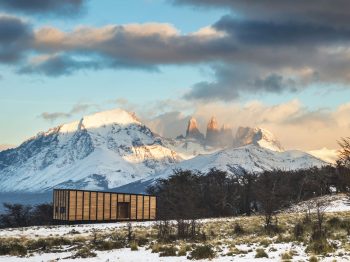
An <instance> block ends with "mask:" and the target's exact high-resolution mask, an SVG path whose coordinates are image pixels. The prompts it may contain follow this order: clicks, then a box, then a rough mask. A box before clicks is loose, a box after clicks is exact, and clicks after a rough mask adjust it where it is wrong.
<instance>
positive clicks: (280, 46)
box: [0, 0, 350, 150]
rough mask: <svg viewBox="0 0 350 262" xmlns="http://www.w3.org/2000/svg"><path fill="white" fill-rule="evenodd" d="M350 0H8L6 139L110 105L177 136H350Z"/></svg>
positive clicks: (2, 121)
mask: <svg viewBox="0 0 350 262" xmlns="http://www.w3.org/2000/svg"><path fill="white" fill-rule="evenodd" d="M349 7H350V4H349V3H348V0H308V1H305V0H266V1H264V3H263V4H262V2H261V0H215V1H214V0H128V1H115V0H60V1H56V0H31V1H27V0H0V145H1V144H12V145H19V144H20V143H21V142H23V141H24V140H26V139H28V138H29V137H31V136H34V135H35V134H36V133H38V132H40V131H45V130H48V129H49V128H51V127H54V126H57V125H60V124H62V123H65V122H69V121H73V120H77V119H80V118H81V117H82V116H83V115H86V114H90V113H93V112H96V111H102V110H108V109H112V108H116V107H119V108H123V109H126V110H129V111H133V112H136V114H137V115H138V116H139V118H141V119H142V120H143V121H144V122H145V123H146V124H147V125H149V126H150V127H151V128H152V129H153V130H154V131H156V132H157V133H160V134H161V135H164V136H169V137H175V136H177V135H179V134H180V133H184V132H185V127H186V121H187V120H188V118H189V117H190V116H194V117H196V118H197V120H198V122H199V124H200V129H201V130H202V131H203V132H205V128H206V123H207V121H208V120H209V119H210V118H211V116H216V117H217V118H218V120H219V123H220V124H224V123H225V124H227V125H230V126H231V127H232V128H233V129H235V128H237V127H238V126H261V127H263V128H266V129H269V130H270V131H271V132H273V133H274V134H275V135H276V136H277V137H278V138H279V139H280V141H281V142H282V144H283V145H284V146H285V148H288V149H302V150H317V149H321V148H323V147H327V148H329V149H333V148H337V140H339V139H340V138H341V137H345V136H350V88H349V87H350V86H349V81H350V63H349V62H350V49H349V40H350V8H349Z"/></svg>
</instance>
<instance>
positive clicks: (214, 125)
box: [207, 116, 219, 131]
mask: <svg viewBox="0 0 350 262" xmlns="http://www.w3.org/2000/svg"><path fill="white" fill-rule="evenodd" d="M218 126H219V125H218V121H217V120H216V117H214V116H213V117H212V118H210V120H209V122H208V125H207V130H213V131H214V130H215V131H218V130H219V127H218Z"/></svg>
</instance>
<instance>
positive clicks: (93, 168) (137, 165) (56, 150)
mask: <svg viewBox="0 0 350 262" xmlns="http://www.w3.org/2000/svg"><path fill="white" fill-rule="evenodd" d="M326 164H327V163H326V162H324V161H322V160H320V159H318V158H316V157H313V156H311V155H310V154H308V153H305V152H302V151H285V150H284V149H283V147H282V146H281V144H280V143H279V142H278V140H277V139H276V138H275V137H274V135H273V134H272V133H270V132H269V131H267V130H264V129H261V128H250V127H240V128H238V129H237V132H236V135H235V136H233V132H232V129H231V128H229V127H227V126H225V125H223V126H222V128H219V127H218V123H217V120H216V119H215V118H211V119H210V121H209V123H208V125H207V132H206V135H203V134H201V132H200V131H199V128H198V125H197V121H196V120H195V119H194V118H191V119H190V120H189V123H188V127H187V130H186V134H185V136H183V135H182V136H179V137H177V138H175V139H172V138H164V137H162V136H160V135H157V134H156V133H154V132H153V131H152V130H150V129H149V128H148V127H147V126H145V125H144V124H143V123H142V122H140V121H139V120H138V119H137V118H136V116H135V115H134V114H132V113H129V112H126V111H124V110H121V109H115V110H110V111H105V112H99V113H96V114H93V115H88V116H85V117H83V118H82V119H80V120H79V121H75V122H72V123H67V124H63V125H60V126H58V127H55V128H52V129H50V130H48V131H46V132H42V133H39V134H37V135H36V136H34V137H32V138H30V139H28V140H27V141H25V142H23V143H22V144H21V145H20V146H18V147H16V148H12V149H7V150H5V151H1V152H0V192H2V193H4V192H5V193H10V192H17V193H18V192H35V193H42V192H48V191H50V190H52V189H53V188H80V189H96V190H107V189H108V190H128V191H134V192H135V191H137V192H142V191H144V190H145V187H146V186H147V185H149V184H150V183H152V182H153V181H155V180H156V179H157V178H160V177H166V176H169V175H170V174H172V172H173V170H174V169H191V170H198V171H203V172H205V171H208V170H209V169H210V168H213V167H215V168H218V169H222V170H225V171H227V172H229V173H235V174H239V172H241V171H242V170H243V169H244V170H246V171H249V172H261V171H263V170H272V169H283V170H291V169H301V168H308V167H312V166H323V165H326Z"/></svg>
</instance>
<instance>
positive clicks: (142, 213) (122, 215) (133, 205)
mask: <svg viewBox="0 0 350 262" xmlns="http://www.w3.org/2000/svg"><path fill="white" fill-rule="evenodd" d="M53 205H54V208H53V219H55V220H64V221H72V222H74V221H81V222H83V221H86V222H94V221H96V222H98V221H101V222H102V221H104V222H107V221H125V220H154V219H156V214H157V198H156V197H155V196H149V195H140V194H124V193H114V192H96V191H83V190H70V189H55V190H54V191H53Z"/></svg>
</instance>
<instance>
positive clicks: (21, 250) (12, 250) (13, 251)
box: [0, 239, 28, 257]
mask: <svg viewBox="0 0 350 262" xmlns="http://www.w3.org/2000/svg"><path fill="white" fill-rule="evenodd" d="M27 252H28V251H27V248H26V247H25V246H24V245H23V244H22V243H20V242H19V240H17V239H16V240H6V241H1V240H0V255H10V256H19V257H23V256H25V255H27Z"/></svg>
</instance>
